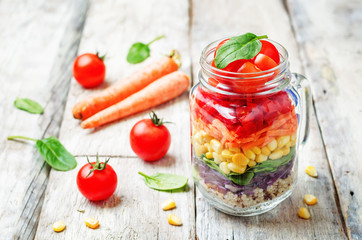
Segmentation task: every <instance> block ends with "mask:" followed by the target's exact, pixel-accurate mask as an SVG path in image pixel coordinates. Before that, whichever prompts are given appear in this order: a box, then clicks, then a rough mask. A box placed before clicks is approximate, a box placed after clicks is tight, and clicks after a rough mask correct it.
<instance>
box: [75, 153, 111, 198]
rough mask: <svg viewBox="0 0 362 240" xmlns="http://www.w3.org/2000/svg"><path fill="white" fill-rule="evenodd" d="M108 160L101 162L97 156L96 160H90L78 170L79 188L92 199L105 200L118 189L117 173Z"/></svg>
mask: <svg viewBox="0 0 362 240" xmlns="http://www.w3.org/2000/svg"><path fill="white" fill-rule="evenodd" d="M107 162H108V160H107V161H106V162H105V163H103V162H99V160H98V156H97V161H96V162H92V163H90V162H88V163H87V164H85V165H84V166H83V167H82V168H81V169H80V170H79V172H78V175H77V185H78V189H79V191H80V192H81V193H82V194H83V196H84V197H86V198H88V199H89V200H91V201H100V200H105V199H107V198H109V197H110V196H112V194H113V193H114V191H115V190H116V187H117V174H116V172H115V171H114V170H113V168H112V167H111V166H110V165H108V164H107Z"/></svg>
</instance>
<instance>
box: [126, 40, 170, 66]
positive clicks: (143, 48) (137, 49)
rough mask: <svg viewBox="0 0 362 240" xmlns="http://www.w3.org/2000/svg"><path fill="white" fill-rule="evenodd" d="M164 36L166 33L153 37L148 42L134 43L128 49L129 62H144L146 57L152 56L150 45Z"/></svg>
mask: <svg viewBox="0 0 362 240" xmlns="http://www.w3.org/2000/svg"><path fill="white" fill-rule="evenodd" d="M164 37H165V36H164V35H162V36H159V37H156V38H155V39H153V40H152V41H151V42H149V43H147V44H144V43H141V42H136V43H134V44H133V45H132V46H131V48H130V49H129V51H128V54H127V62H129V63H131V64H136V63H140V62H143V61H144V60H145V59H147V58H148V57H149V56H150V48H149V46H150V45H151V44H152V43H154V42H156V41H158V40H160V39H161V38H164Z"/></svg>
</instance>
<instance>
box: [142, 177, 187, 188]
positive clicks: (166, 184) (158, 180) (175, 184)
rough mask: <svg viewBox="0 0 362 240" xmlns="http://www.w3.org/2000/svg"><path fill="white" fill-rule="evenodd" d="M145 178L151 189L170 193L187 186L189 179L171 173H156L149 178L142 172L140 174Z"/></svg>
mask: <svg viewBox="0 0 362 240" xmlns="http://www.w3.org/2000/svg"><path fill="white" fill-rule="evenodd" d="M138 174H140V175H141V176H143V177H144V178H145V183H146V185H147V186H148V187H149V188H152V189H156V190H161V191H170V190H176V189H180V188H183V187H185V186H186V184H187V181H188V178H186V177H183V176H179V175H175V174H170V173H156V174H154V175H152V176H148V175H146V174H144V173H142V172H138Z"/></svg>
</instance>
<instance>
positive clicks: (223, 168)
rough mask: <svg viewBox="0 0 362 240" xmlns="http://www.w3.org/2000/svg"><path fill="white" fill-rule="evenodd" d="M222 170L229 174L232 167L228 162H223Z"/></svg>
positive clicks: (221, 164)
mask: <svg viewBox="0 0 362 240" xmlns="http://www.w3.org/2000/svg"><path fill="white" fill-rule="evenodd" d="M219 167H220V169H221V171H223V172H224V173H225V174H229V173H230V169H229V168H228V165H227V162H222V163H220V165H219Z"/></svg>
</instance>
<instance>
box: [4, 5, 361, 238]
mask: <svg viewBox="0 0 362 240" xmlns="http://www.w3.org/2000/svg"><path fill="white" fill-rule="evenodd" d="M361 16H362V2H361V1H359V0H348V1H337V0H328V1H327V0H320V1H301V0H276V1H268V0H256V1H248V0H225V1H217V0H178V1H168V0H134V1H127V0H117V1H115V0H102V1H99V0H89V1H88V0H63V1H60V0H53V1H44V0H34V1H25V0H3V1H0V46H2V54H1V55H0V83H1V86H2V87H1V88H0V110H1V111H0V116H1V117H2V121H0V127H1V129H2V131H0V166H1V167H0V182H1V183H2V187H1V188H0V197H1V200H0V236H1V237H0V239H34V238H35V239H45V240H48V239H200V240H204V239H321V240H324V239H362V230H361V229H362V207H361V205H362V202H361V201H362V187H361V186H362V185H361V184H360V182H361V180H362V177H361V173H362V163H361V161H360V158H361V157H360V156H362V150H361V147H360V146H361V144H362V140H361V139H362V138H361V136H362V128H361V127H360V123H361V121H362V115H361V112H362V108H361V100H360V98H361V97H360V96H361V94H360V93H359V92H360V90H361V89H362V84H361V81H359V79H360V76H361V67H360V66H362V57H361V54H362V45H361V40H362V31H361V29H360V26H362V18H361ZM245 32H253V33H256V34H267V35H268V36H269V38H270V39H273V40H275V41H277V42H279V43H281V44H282V45H283V46H284V47H285V48H286V49H287V50H288V53H289V60H290V63H291V70H292V72H298V73H301V74H304V75H306V77H307V78H308V79H309V80H310V83H311V87H312V93H313V106H312V107H313V110H314V111H312V115H311V119H310V121H311V122H310V123H311V124H310V136H309V139H308V141H307V143H306V145H305V146H303V147H302V148H301V149H300V153H301V154H300V155H299V169H298V174H299V177H298V178H299V179H298V184H297V187H296V189H295V190H294V192H293V194H292V196H291V197H289V198H288V199H287V200H285V201H284V202H283V203H281V204H280V205H279V206H278V207H276V208H275V209H274V210H272V211H270V212H268V213H266V214H263V215H260V216H255V217H245V218H241V217H233V216H229V215H226V214H223V213H221V212H219V211H218V210H216V209H214V208H213V207H212V206H211V205H210V204H209V203H208V202H206V200H205V198H204V197H203V196H202V194H201V193H200V192H199V191H198V190H197V189H195V188H194V183H193V180H192V179H191V158H190V156H191V153H190V139H189V138H190V136H189V134H190V128H189V105H188V93H184V94H183V95H182V96H180V97H178V98H176V99H174V100H172V101H170V102H168V103H165V104H163V105H161V106H158V107H155V108H153V109H152V110H155V111H156V112H157V113H158V115H159V117H162V118H165V119H166V120H168V121H171V122H173V124H169V125H167V127H168V128H169V130H170V132H171V135H172V143H171V147H170V150H169V153H168V154H167V155H166V157H165V158H163V159H162V160H160V161H157V162H154V163H146V162H144V161H142V160H141V159H139V158H138V157H137V156H136V155H135V154H134V153H133V151H132V150H131V148H130V145H129V140H128V139H129V132H130V129H131V128H132V126H133V125H134V124H135V123H136V122H137V121H138V120H140V119H142V118H148V111H146V112H143V113H139V114H136V115H134V116H131V117H128V118H125V119H123V120H120V121H116V122H114V123H111V124H109V125H106V126H104V127H100V128H97V129H93V130H84V129H82V128H81V127H80V122H79V121H78V120H76V119H74V118H73V116H72V113H71V112H72V111H71V110H72V107H73V106H74V105H75V103H76V102H78V101H79V100H81V99H84V98H85V97H87V96H89V95H90V94H93V93H94V92H97V91H100V90H102V89H104V88H106V87H107V86H109V85H111V84H112V83H114V82H116V81H121V80H122V79H124V77H126V76H127V75H129V74H131V73H132V72H135V71H137V70H138V69H139V68H142V67H143V66H145V65H147V64H148V63H150V62H151V61H153V60H154V59H157V58H158V57H160V56H162V55H163V54H167V53H169V52H171V50H172V49H177V50H179V51H180V53H181V56H182V67H181V70H182V71H184V72H186V73H187V74H189V75H191V76H193V78H192V81H193V84H195V83H197V81H198V80H197V74H198V71H199V69H200V67H199V58H200V54H201V51H202V49H203V48H204V47H205V46H206V45H207V44H208V43H210V42H211V41H214V40H216V39H221V38H224V37H227V36H232V35H238V34H242V33H245ZM160 35H165V36H166V37H165V38H164V39H162V40H160V41H157V42H155V43H153V44H152V45H151V57H150V58H149V59H147V60H146V61H145V62H144V63H141V64H137V65H131V64H128V63H127V62H126V61H125V60H126V55H127V52H128V49H129V47H130V46H131V45H132V44H133V43H135V42H138V41H140V42H144V43H148V42H150V41H151V40H152V39H154V38H156V37H157V36H160ZM96 51H99V52H100V53H103V54H106V60H105V64H106V67H107V74H106V81H105V83H104V84H102V85H101V86H100V87H98V88H95V89H92V90H85V89H83V88H82V87H81V86H80V85H79V84H78V83H77V82H76V81H75V79H73V78H72V73H71V69H72V63H73V60H74V58H75V56H76V55H79V54H82V53H86V52H94V53H95V52H96ZM68 93H69V94H68ZM16 97H27V98H31V99H34V100H36V101H38V102H39V103H40V104H41V105H42V106H44V114H43V115H33V114H29V113H27V112H24V111H20V110H18V109H16V108H15V107H14V106H13V101H14V100H15V98H16ZM9 135H24V136H28V137H33V138H42V137H48V136H50V135H55V136H57V137H59V138H60V140H61V142H62V143H63V144H64V145H65V146H66V148H67V149H68V150H69V151H70V152H71V153H72V154H73V155H75V156H76V159H77V161H78V166H77V169H74V170H72V171H69V172H59V171H55V170H51V169H50V168H49V166H48V165H47V164H45V163H44V160H43V159H42V157H41V156H40V155H39V154H38V153H37V152H36V150H35V148H34V144H33V143H24V142H19V141H7V140H6V137H7V136H9ZM97 153H99V155H100V157H101V159H104V158H106V157H110V158H111V160H110V164H111V165H112V167H113V168H114V169H115V170H116V172H117V175H118V187H117V189H116V192H115V194H114V195H113V196H112V197H111V198H110V199H108V200H106V201H101V202H91V201H88V200H87V199H85V198H84V197H83V196H82V195H81V194H80V193H79V191H78V190H77V186H76V183H75V179H76V174H77V171H78V169H79V168H80V167H82V166H83V165H84V164H85V163H86V159H85V156H86V155H87V156H90V158H91V159H94V156H95V155H96V154H97ZM308 165H313V166H315V167H316V168H317V170H318V174H319V177H318V178H311V177H309V176H308V175H306V174H305V172H304V169H305V167H306V166H308ZM138 171H143V172H145V173H148V174H153V173H156V172H165V173H176V174H180V175H183V176H186V177H188V178H189V182H188V187H187V188H186V191H184V192H172V193H171V192H159V191H155V190H151V189H149V188H148V187H147V186H146V185H145V184H144V181H143V178H142V177H141V176H140V175H138V174H137V172H138ZM307 193H311V194H314V195H316V196H317V198H318V203H317V204H316V205H315V206H308V209H309V211H310V212H311V219H309V220H302V219H300V218H298V216H297V211H298V209H299V208H300V207H302V206H305V204H304V202H303V196H304V195H305V194H307ZM168 198H173V199H174V200H175V201H176V205H177V207H176V209H174V210H171V211H170V212H164V211H163V210H162V209H161V203H162V202H163V201H164V200H166V199H168ZM77 210H84V213H82V212H79V211H77ZM169 213H174V214H176V215H177V216H179V217H180V218H181V220H182V221H183V225H182V226H180V227H175V226H171V225H169V224H168V223H167V215H168V214H169ZM87 217H94V218H97V219H99V221H100V227H99V229H96V230H92V229H89V228H87V227H86V226H85V224H84V219H85V218H87ZM57 220H63V221H64V222H65V223H66V226H67V227H66V230H65V231H63V232H61V233H55V232H54V231H53V230H52V227H51V224H52V223H53V222H55V221H57Z"/></svg>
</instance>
